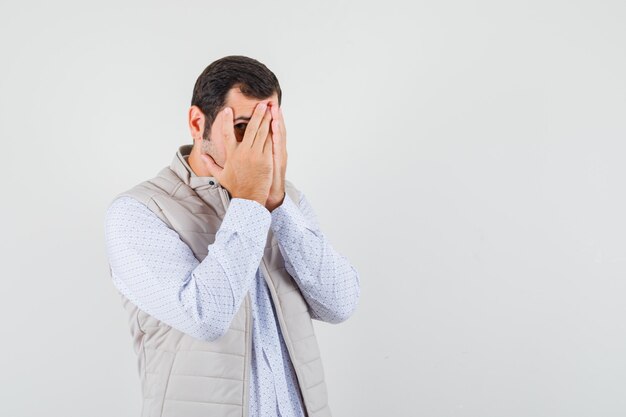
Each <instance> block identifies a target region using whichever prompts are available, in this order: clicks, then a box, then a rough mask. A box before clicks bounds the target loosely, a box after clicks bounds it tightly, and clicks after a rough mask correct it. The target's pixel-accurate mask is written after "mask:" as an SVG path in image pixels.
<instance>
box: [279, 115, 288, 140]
mask: <svg viewBox="0 0 626 417" xmlns="http://www.w3.org/2000/svg"><path fill="white" fill-rule="evenodd" d="M278 124H279V125H280V129H281V131H282V137H283V139H284V140H287V128H286V127H285V118H284V116H283V109H282V107H279V108H278Z"/></svg>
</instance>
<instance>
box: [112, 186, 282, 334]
mask: <svg viewBox="0 0 626 417" xmlns="http://www.w3.org/2000/svg"><path fill="white" fill-rule="evenodd" d="M270 222H271V216H270V213H269V212H268V211H267V209H266V208H265V207H263V205H261V204H259V203H258V202H256V201H252V200H248V199H242V198H233V199H232V200H231V202H230V205H229V207H228V210H227V212H226V215H225V216H224V219H223V221H222V224H221V226H220V228H219V230H218V231H217V233H216V235H215V242H214V243H212V244H210V245H209V246H208V253H207V256H206V258H204V259H203V260H202V262H198V260H197V259H196V258H195V256H194V255H193V253H192V251H191V249H190V248H189V247H188V246H187V245H186V244H185V243H184V242H183V241H181V240H180V237H179V235H178V233H176V232H175V231H174V230H172V229H170V228H169V227H168V226H167V225H166V224H165V223H163V221H161V220H160V219H159V218H158V217H157V216H156V215H155V214H154V213H153V212H152V211H151V210H150V209H148V208H147V207H146V206H145V205H143V204H141V203H140V202H138V201H137V200H135V199H133V198H131V197H120V198H118V199H116V200H115V201H114V202H113V203H112V204H111V206H110V207H109V209H108V211H107V216H106V227H105V230H106V246H107V253H108V257H109V264H110V267H111V274H112V279H113V282H114V284H115V286H116V287H117V289H118V290H119V291H120V292H121V293H122V294H124V295H126V296H127V297H128V298H129V300H131V301H132V302H133V303H134V304H135V305H137V307H139V308H140V309H141V310H143V311H145V312H146V313H148V314H150V315H151V316H153V317H155V318H157V319H159V320H161V321H163V322H165V323H167V324H168V325H170V326H172V327H174V328H176V329H178V330H180V331H182V332H184V333H187V334H189V335H191V336H193V337H195V338H198V339H202V340H207V341H212V340H216V339H218V338H219V337H220V336H222V335H223V334H224V333H226V331H227V330H228V328H229V327H230V323H231V322H232V319H233V316H234V315H235V313H236V312H237V311H238V310H239V307H240V305H241V303H242V301H243V298H244V296H245V295H246V293H247V291H248V289H249V288H250V286H251V284H252V282H253V280H254V278H255V275H256V272H257V269H258V267H259V263H260V261H261V257H262V256H263V250H264V247H265V243H266V239H267V231H268V230H269V227H270Z"/></svg>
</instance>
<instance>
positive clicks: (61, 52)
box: [0, 0, 626, 417]
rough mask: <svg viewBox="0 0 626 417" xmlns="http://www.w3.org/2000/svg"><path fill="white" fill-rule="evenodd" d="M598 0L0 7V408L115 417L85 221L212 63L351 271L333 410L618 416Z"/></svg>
mask: <svg viewBox="0 0 626 417" xmlns="http://www.w3.org/2000/svg"><path fill="white" fill-rule="evenodd" d="M625 22H626V3H624V2H623V1H587V2H582V1H555V0H542V1H524V2H507V1H484V0H481V1H461V0H458V1H437V2H435V1H430V2H408V1H407V2H400V1H384V2H366V1H334V2H319V1H316V2H307V3H304V2H302V3H299V4H297V3H296V2H287V1H285V2H282V3H277V2H271V1H259V2H255V3H252V2H250V3H247V4H246V3H243V2H231V1H222V2H217V1H202V2H200V1H188V2H185V1H179V2H174V1H151V2H148V1H144V2H129V1H123V2H122V1H108V2H102V1H101V2H83V1H75V2H69V1H55V2H44V1H40V2H24V1H20V2H17V1H10V2H8V1H5V0H2V2H1V3H0V48H1V61H0V138H1V144H2V145H1V146H2V154H1V159H0V166H1V167H2V173H1V176H0V178H1V181H2V193H3V197H2V204H1V205H0V207H1V210H2V213H1V215H2V234H1V238H0V239H1V240H0V242H1V244H2V246H1V248H0V249H1V253H2V268H3V269H2V270H3V277H2V280H0V282H1V284H0V285H1V287H0V297H1V299H0V313H1V314H2V328H1V329H0V332H1V336H0V340H1V342H0V349H1V354H0V369H1V371H0V384H1V386H0V392H2V397H3V399H2V401H0V415H2V416H11V417H17V416H39V415H41V416H44V415H45V416H80V417H82V416H90V417H98V416H102V417H105V416H107V417H108V416H122V417H123V416H129V417H130V416H138V415H139V410H140V386H139V377H138V375H137V370H136V358H135V355H134V352H133V350H132V345H131V339H130V334H129V330H128V326H127V322H126V320H127V318H126V314H125V312H124V310H123V309H122V306H121V303H120V301H119V297H118V296H117V293H116V292H115V289H114V287H113V285H112V283H111V281H110V277H109V275H108V273H109V271H108V265H107V261H106V253H105V249H104V223H103V221H104V213H105V210H106V207H107V206H108V204H109V202H110V201H111V199H112V198H113V197H114V196H115V195H116V194H117V193H119V192H121V191H124V190H126V189H127V188H130V187H131V186H132V185H135V184H136V183H138V182H140V181H143V180H145V179H148V178H151V177H153V176H154V175H155V174H156V173H157V172H158V171H159V170H160V169H161V168H162V167H164V166H166V165H168V164H169V163H170V161H171V159H172V157H173V155H174V153H175V152H176V150H177V148H178V146H180V145H181V144H185V143H191V138H190V136H189V132H188V128H187V125H186V116H187V110H188V108H189V104H190V100H191V93H192V89H193V84H194V82H195V80H196V78H197V76H198V75H199V74H200V73H201V72H202V70H203V69H204V68H205V67H206V66H207V65H208V64H209V63H210V62H212V61H213V60H215V59H218V58H220V57H222V56H225V55H230V54H243V55H248V56H251V57H253V58H256V59H258V60H260V61H262V62H263V63H265V64H266V65H267V66H268V67H269V68H270V69H272V70H273V71H274V72H275V73H276V75H277V76H278V78H279V80H280V82H281V86H282V88H283V91H284V101H283V108H284V114H285V122H286V126H287V129H288V149H289V164H288V171H287V176H288V179H290V180H291V181H292V182H294V184H296V186H297V187H299V188H300V189H301V190H302V191H303V192H305V194H306V195H307V196H308V198H309V200H310V201H311V203H312V204H313V207H314V209H315V210H316V212H317V214H318V216H319V218H320V222H321V225H322V229H323V230H324V231H325V233H326V234H327V236H329V238H330V239H331V242H332V243H333V246H334V247H335V248H336V249H337V250H338V251H339V252H341V253H343V254H345V255H346V256H347V257H348V258H349V259H350V260H351V261H352V263H353V264H354V265H355V266H356V267H357V269H358V270H359V272H360V276H361V284H362V294H361V302H360V304H359V307H358V309H357V311H356V313H355V314H354V316H352V318H351V319H350V320H348V321H347V322H345V323H342V324H339V325H331V324H326V323H320V322H316V324H315V325H316V329H317V333H318V337H319V344H320V348H321V350H322V355H323V360H324V364H325V369H326V375H327V383H328V387H329V400H330V405H331V409H332V410H333V414H334V416H335V417H348V416H366V417H370V416H371V417H378V416H429V417H430V416H433V417H444V416H473V417H516V416H519V417H535V416H537V417H538V416H546V417H561V416H562V417H573V416H593V417H597V416H624V415H626V394H625V392H626V320H625V319H624V318H625V315H626V302H625V292H626V281H625V275H626V274H625V273H626V239H625V236H626V221H625V219H624V213H626V197H625V193H624V192H625V188H626V187H625V179H626V167H625V164H624V159H625V156H626V145H625V142H624V141H625V139H626V121H625V117H626V75H625V74H626V24H625Z"/></svg>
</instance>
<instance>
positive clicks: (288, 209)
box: [271, 197, 360, 323]
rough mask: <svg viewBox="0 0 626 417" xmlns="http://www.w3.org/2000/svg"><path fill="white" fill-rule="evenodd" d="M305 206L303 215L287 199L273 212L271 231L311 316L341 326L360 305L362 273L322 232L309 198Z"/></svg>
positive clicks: (304, 202)
mask: <svg viewBox="0 0 626 417" xmlns="http://www.w3.org/2000/svg"><path fill="white" fill-rule="evenodd" d="M302 206H304V213H303V212H302V211H300V210H299V209H298V207H297V206H296V205H295V203H293V201H292V200H290V199H289V198H288V197H286V198H285V201H284V202H283V204H282V205H281V206H280V207H279V208H277V209H276V210H275V211H274V212H272V226H271V227H272V231H273V232H274V235H275V236H276V238H277V240H278V244H279V248H280V251H281V254H282V255H283V258H284V259H285V267H286V269H287V271H288V272H289V273H290V274H291V275H292V276H293V278H294V280H295V281H296V282H297V284H298V286H299V288H300V290H301V292H302V294H303V296H304V297H305V299H306V300H307V302H308V304H309V306H310V307H311V310H312V313H313V314H312V316H313V317H314V318H317V319H319V320H323V321H326V322H330V323H339V322H342V321H344V320H346V319H347V318H348V317H350V316H351V315H352V313H353V312H354V310H355V308H356V306H357V304H358V300H359V296H360V280H359V274H358V272H357V270H356V269H355V268H354V267H353V266H352V265H351V264H350V262H349V261H348V259H347V258H346V257H344V256H342V255H341V254H340V253H338V252H337V251H336V250H335V249H334V248H333V247H332V245H331V244H330V242H329V241H328V239H327V238H326V236H325V235H324V233H322V231H321V229H320V228H319V225H318V224H317V221H316V220H315V217H314V215H313V212H312V210H311V208H310V206H309V205H308V203H307V202H306V199H303V200H301V207H302ZM307 214H308V215H307Z"/></svg>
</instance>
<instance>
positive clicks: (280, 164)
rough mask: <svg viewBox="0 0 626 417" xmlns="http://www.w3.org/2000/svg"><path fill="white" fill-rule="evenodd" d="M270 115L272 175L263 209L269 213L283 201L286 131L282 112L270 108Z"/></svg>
mask: <svg viewBox="0 0 626 417" xmlns="http://www.w3.org/2000/svg"><path fill="white" fill-rule="evenodd" d="M270 109H271V113H272V125H271V127H272V129H271V133H272V159H273V165H274V169H273V175H272V177H273V178H272V186H271V187H270V191H269V195H268V197H267V202H266V203H265V208H267V209H268V210H269V211H270V212H271V211H273V210H274V209H275V208H276V207H278V206H280V205H281V204H282V203H283V200H284V199H285V172H286V171H287V130H286V129H285V122H284V119H283V111H282V110H281V109H280V108H279V107H276V106H270Z"/></svg>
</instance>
